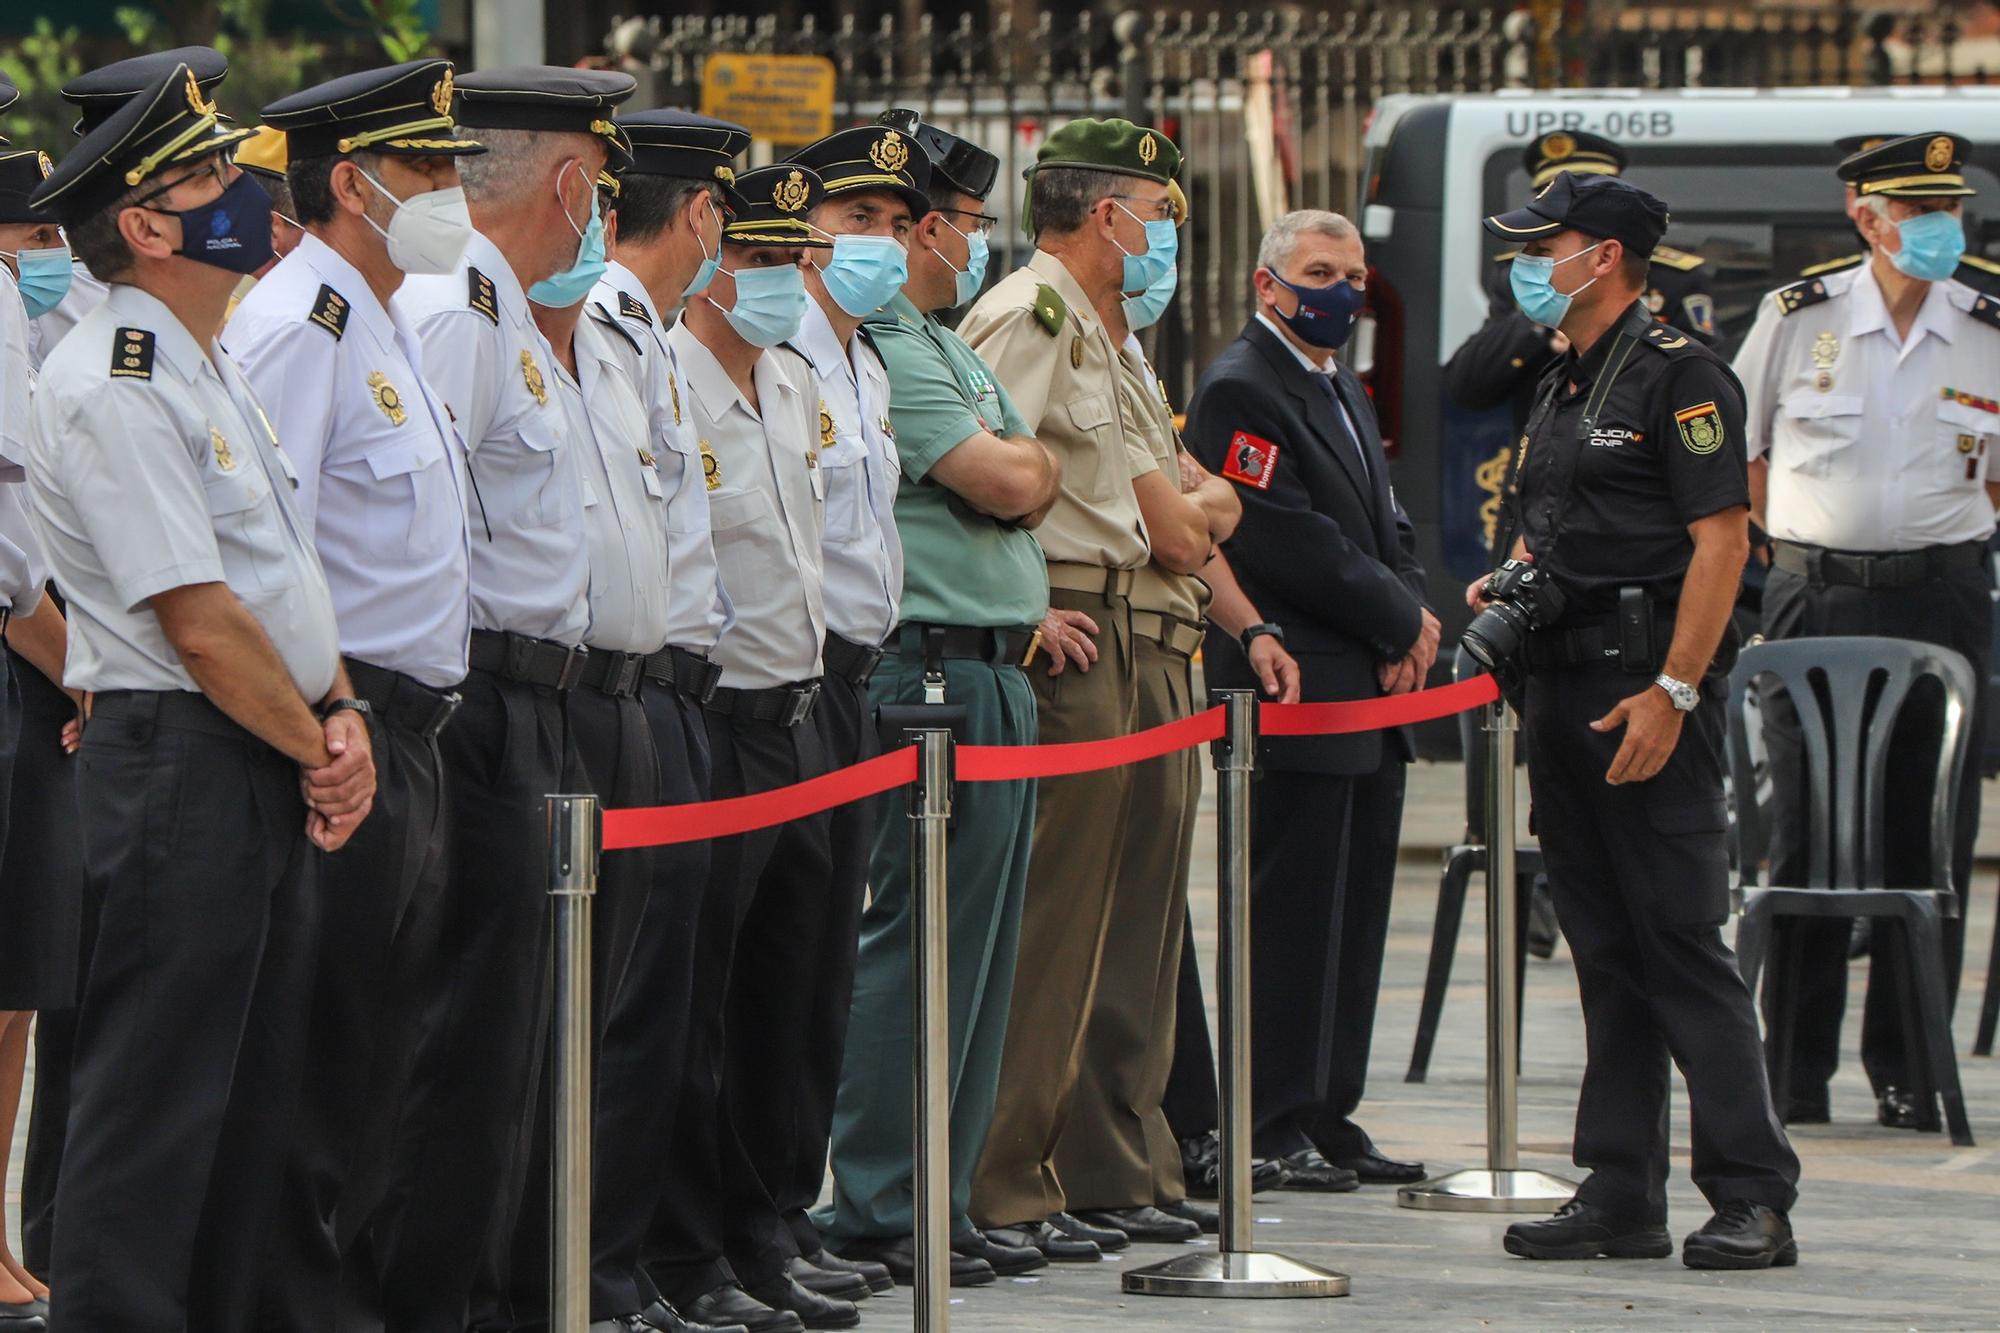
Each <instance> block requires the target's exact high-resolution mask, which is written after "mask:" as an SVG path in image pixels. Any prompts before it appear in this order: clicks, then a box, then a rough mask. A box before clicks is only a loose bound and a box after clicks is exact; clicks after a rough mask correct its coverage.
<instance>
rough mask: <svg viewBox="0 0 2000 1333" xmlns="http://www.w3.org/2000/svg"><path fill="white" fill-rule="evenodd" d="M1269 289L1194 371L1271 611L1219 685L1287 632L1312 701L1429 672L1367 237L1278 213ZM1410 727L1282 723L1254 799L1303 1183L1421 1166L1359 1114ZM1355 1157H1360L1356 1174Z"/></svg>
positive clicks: (1257, 1058) (1264, 282)
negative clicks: (1346, 359) (1383, 381)
mask: <svg viewBox="0 0 2000 1333" xmlns="http://www.w3.org/2000/svg"><path fill="white" fill-rule="evenodd" d="M1257 265H1258V266H1257V272H1256V276H1255V279H1254V282H1255V285H1256V290H1257V302H1258V310H1257V314H1256V315H1255V316H1254V317H1253V318H1252V319H1251V321H1250V322H1249V324H1247V325H1246V326H1245V327H1244V330H1243V334H1242V336H1241V337H1239V338H1238V339H1237V340H1236V341H1235V342H1234V343H1232V344H1231V345H1230V346H1229V347H1228V348H1227V349H1226V350H1224V351H1223V353H1222V355H1221V356H1219V357H1218V358H1216V360H1215V363H1214V364H1213V365H1211V366H1210V367H1209V368H1208V370H1207V372H1206V373H1205V374H1204V375H1203V376H1202V379H1201V383H1200V385H1199V386H1198V387H1197V388H1196V390H1195V395H1194V401H1193V402H1192V403H1191V404H1190V408H1189V415H1188V430H1187V442H1188V444H1189V446H1190V447H1191V448H1192V449H1193V450H1194V452H1195V454H1196V455H1197V456H1198V457H1199V458H1200V459H1201V461H1202V463H1203V464H1204V465H1205V466H1206V467H1208V468H1209V469H1211V470H1212V471H1214V472H1215V473H1217V474H1218V475H1220V476H1222V477H1225V478H1227V479H1228V480H1230V481H1233V482H1235V483H1236V485H1237V487H1238V489H1239V491H1240V492H1241V495H1242V500H1243V521H1242V524H1241V526H1240V527H1238V528H1237V530H1236V533H1235V535H1234V536H1233V537H1232V538H1231V539H1230V540H1229V541H1228V542H1226V543H1225V544H1224V551H1225V553H1226V554H1227V556H1228V558H1229V563H1230V566H1231V567H1232V568H1233V569H1234V570H1235V572H1236V576H1237V578H1238V580H1239V581H1240V582H1241V583H1242V586H1243V591H1244V592H1245V593H1246V594H1248V595H1249V597H1250V599H1251V601H1252V602H1254V604H1255V605H1257V606H1258V607H1260V608H1262V610H1263V612H1264V614H1266V615H1267V616H1269V617H1271V621H1272V622H1273V623H1267V624H1262V625H1253V626H1251V627H1249V628H1248V629H1246V630H1244V631H1243V633H1242V635H1241V642H1240V643H1239V642H1238V641H1237V640H1234V639H1231V638H1230V636H1229V635H1228V634H1227V633H1226V632H1222V631H1218V630H1216V629H1214V628H1211V629H1210V631H1209V637H1208V646H1207V652H1206V655H1205V661H1206V663H1207V669H1208V676H1209V683H1210V684H1211V685H1214V686H1216V687H1218V688H1240V689H1256V688H1257V685H1258V681H1257V679H1256V677H1255V675H1254V674H1253V673H1252V671H1251V670H1250V667H1249V664H1248V661H1247V659H1246V651H1247V645H1248V644H1249V643H1251V642H1254V641H1255V639H1256V638H1258V637H1259V636H1261V635H1264V634H1278V635H1280V636H1281V637H1283V638H1284V639H1285V640H1286V646H1287V647H1288V648H1289V649H1290V650H1291V652H1292V654H1293V655H1294V656H1295V657H1296V658H1297V659H1298V664H1299V678H1300V690H1301V697H1302V698H1303V699H1305V700H1306V701H1308V702H1320V701H1328V700H1336V699H1372V698H1375V697H1377V696H1378V695H1381V694H1385V693H1386V694H1399V693H1403V692H1405V691H1408V690H1412V689H1416V688H1419V687H1420V686H1421V685H1422V683H1423V681H1424V678H1425V676H1426V675H1427V674H1428V673H1429V670H1430V667H1431V663H1432V661H1433V660H1434V659H1435V658H1436V656H1437V646H1438V621H1437V617H1435V616H1433V615H1432V614H1431V613H1430V611H1428V610H1427V609H1426V608H1425V606H1424V602H1423V587H1424V574H1423V569H1422V568H1421V567H1420V566H1419V565H1418V564H1417V562H1416V559H1415V557H1414V556H1413V555H1412V553H1411V550H1410V544H1409V540H1408V534H1409V521H1408V519H1407V518H1406V517H1405V516H1404V515H1403V512H1402V510H1401V509H1400V508H1399V507H1398V506H1397V504H1396V500H1395V496H1394V495H1393V494H1391V492H1390V489H1389V469H1388V462H1387V460H1386V458H1385V457H1384V456H1383V452H1382V440H1381V436H1380V435H1379V433H1378V432H1377V428H1376V423H1375V412H1374V409H1373V407H1372V406H1371V405H1370V404H1369V401H1368V395H1367V393H1366V391H1365V390H1364V389H1363V388H1362V386H1361V382H1360V381H1359V380H1358V379H1356V378H1355V376H1354V374H1353V372H1352V371H1350V370H1348V369H1347V368H1346V367H1345V366H1343V365H1341V364H1340V363H1339V362H1338V361H1336V360H1335V359H1334V355H1333V351H1334V349H1335V348H1338V347H1339V346H1340V345H1341V344H1342V343H1344V342H1345V341H1346V340H1347V335H1348V332H1349V330H1350V329H1351V327H1352V325H1353V321H1354V316H1355V314H1356V313H1357V312H1358V311H1359V310H1360V308H1361V304H1362V301H1363V293H1362V284H1363V281H1364V279H1365V277H1366V274H1367V264H1366V260H1365V258H1364V256H1363V254H1362V246H1361V237H1360V235H1359V233H1357V232H1356V230H1355V228H1354V225H1353V224H1352V223H1350V222H1349V221H1348V220H1347V219H1345V218H1343V217H1341V216H1339V215H1338V214H1335V213H1325V212H1319V211H1316V210H1304V211H1300V212H1296V213H1289V214H1287V215H1286V216H1284V217H1282V218H1280V219H1279V220H1278V222H1277V224H1276V225H1275V226H1273V227H1272V228H1271V230H1270V231H1269V232H1268V233H1266V234H1265V237H1264V241H1263V244H1262V246H1261V247H1260V249H1259V251H1258V256H1257ZM1411 757H1412V751H1411V749H1410V744H1409V738H1408V737H1407V736H1406V735H1404V734H1403V733H1401V732H1393V733H1390V734H1388V735H1387V736H1386V737H1385V736H1384V735H1383V734H1382V733H1379V732H1363V733H1359V734H1356V735H1350V736H1321V737H1310V738H1306V737H1300V738H1286V739H1267V740H1265V741H1264V742H1263V743H1262V745H1261V746H1260V749H1259V755H1258V761H1257V762H1258V768H1259V771H1260V777H1261V779H1262V780H1261V781H1260V782H1259V784H1258V786H1257V788H1256V796H1255V799H1254V800H1253V802H1252V804H1251V816H1250V894H1251V902H1252V904H1253V913H1252V922H1253V924H1252V927H1251V945H1250V947H1251V954H1252V967H1251V976H1252V978H1253V983H1252V1020H1251V1021H1252V1025H1253V1031H1254V1036H1253V1042H1254V1050H1253V1054H1252V1069H1253V1073H1252V1080H1253V1086H1252V1094H1251V1101H1252V1109H1253V1115H1254V1121H1255V1131H1254V1140H1253V1151H1254V1152H1255V1153H1256V1155H1257V1156H1259V1157H1272V1158H1278V1159H1281V1160H1282V1161H1283V1162H1284V1164H1285V1167H1286V1170H1287V1173H1288V1176H1289V1177H1290V1183H1291V1184H1292V1185H1293V1186H1294V1187H1305V1188H1318V1189H1335V1190H1337V1189H1352V1188H1354V1186H1355V1183H1356V1181H1355V1178H1356V1177H1358V1178H1359V1180H1360V1181H1363V1182H1368V1183H1377V1184H1390V1183H1401V1182H1408V1181H1414V1180H1419V1179H1421V1178H1422V1177H1423V1168H1422V1167H1421V1166H1420V1165H1418V1164H1416V1163H1413V1162H1394V1161H1391V1160H1389V1159H1388V1158H1386V1157H1384V1156H1382V1155H1381V1154H1380V1153H1378V1152H1377V1151H1376V1150H1375V1145H1374V1143H1373V1142H1372V1141H1371V1140H1370V1139H1369V1137H1368V1134H1367V1133H1366V1132H1365V1131H1364V1130H1363V1129H1362V1128H1361V1127H1360V1126H1359V1125H1357V1124H1355V1123H1354V1120H1353V1115H1354V1112H1355V1109H1356V1107H1358V1106H1359V1105H1360V1102H1361V1091H1362V1086H1363V1083H1364V1081H1365V1078H1366V1074H1367V1068H1368V1046H1369V1039H1370V1036H1371V1032H1372V1029H1373V1027H1374V1020H1375V994H1376V990H1377V987H1378V984H1379V983H1380V981H1381V975H1382V948H1383V943H1384V940H1385V938H1386V936H1387V933H1388V924H1389V894H1390V889H1391V887H1392V884H1393V882H1394V879H1395V870H1396V843H1397V838H1398V833H1399V831H1400V829H1401V825H1402V818H1403V776H1404V765H1405V764H1406V763H1408V762H1409V760H1410V759H1411ZM1350 1173H1351V1174H1350Z"/></svg>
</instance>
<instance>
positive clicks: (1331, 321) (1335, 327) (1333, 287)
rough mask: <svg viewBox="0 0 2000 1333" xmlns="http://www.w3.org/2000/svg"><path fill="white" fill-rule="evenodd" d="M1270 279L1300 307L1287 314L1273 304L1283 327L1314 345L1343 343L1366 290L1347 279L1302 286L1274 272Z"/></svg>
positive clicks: (1325, 345) (1301, 339)
mask: <svg viewBox="0 0 2000 1333" xmlns="http://www.w3.org/2000/svg"><path fill="white" fill-rule="evenodd" d="M1271 280H1272V281H1273V282H1275V283H1277V284H1278V285H1279V286H1280V287H1283V288H1284V289H1285V290H1286V291H1288V292H1290V293H1291V294H1292V295H1293V296H1296V297H1298V298H1299V308H1298V309H1297V310H1294V311H1293V312H1292V313H1291V314H1289V315H1287V314H1285V313H1284V312H1283V311H1281V310H1278V309H1277V307H1275V306H1273V307H1272V309H1273V311H1274V312H1275V313H1276V314H1277V316H1278V318H1279V319H1282V320H1284V321H1285V327H1286V328H1288V329H1290V330H1291V331H1292V332H1293V333H1296V334H1297V335H1298V336H1299V340H1300V341H1302V342H1305V343H1308V344H1310V345H1311V346H1313V347H1324V348H1326V349H1327V350H1329V351H1331V350H1332V349H1334V348H1336V347H1341V346H1344V345H1345V344H1346V342H1347V337H1348V335H1349V334H1350V333H1352V332H1353V331H1354V317H1355V316H1356V315H1358V314H1360V313H1361V307H1362V304H1363V303H1364V302H1366V301H1367V299H1368V294H1367V293H1366V292H1364V291H1363V290H1362V289H1361V288H1359V287H1357V286H1355V285H1354V284H1353V283H1351V282H1349V281H1347V280H1346V279H1344V278H1343V279H1341V280H1340V281H1339V282H1330V283H1328V284H1327V285H1326V286H1324V287H1303V286H1300V285H1298V284H1297V283H1291V282H1286V281H1285V280H1284V279H1283V278H1281V277H1279V276H1278V275H1277V274H1275V273H1273V274H1271Z"/></svg>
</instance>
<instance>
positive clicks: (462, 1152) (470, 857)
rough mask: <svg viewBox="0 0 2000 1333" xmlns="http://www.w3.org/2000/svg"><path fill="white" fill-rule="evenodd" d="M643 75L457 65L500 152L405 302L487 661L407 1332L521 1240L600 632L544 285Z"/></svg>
mask: <svg viewBox="0 0 2000 1333" xmlns="http://www.w3.org/2000/svg"><path fill="white" fill-rule="evenodd" d="M632 86H633V85H632V80H631V78H630V77H628V76H626V75H623V74H610V73H605V72H601V71H592V70H574V69H558V68H554V67H548V66H531V67H527V68H522V69H501V70H493V71H481V72H479V73H476V74H467V75H465V76H464V77H462V78H460V79H458V80H457V82H456V91H457V95H458V101H457V103H456V107H455V110H456V117H457V120H458V123H459V124H461V125H462V126H464V127H466V128H467V129H468V130H469V131H471V132H472V134H473V135H474V137H476V138H478V139H479V141H480V142H481V143H483V144H485V145H486V148H487V151H486V152H485V153H484V154H482V155H480V156H477V157H470V158H465V159H463V160H462V161H461V163H460V174H461V178H462V179H463V181H464V184H465V193H466V201H467V204H468V206H469V207H470V209H471V212H472V224H473V229H474V230H473V237H472V240H471V242H470V244H469V245H468V246H467V247H466V251H465V255H464V257H463V258H461V259H460V260H459V262H458V265H457V266H456V267H455V268H454V269H453V270H452V272H451V273H449V274H447V275H445V276H442V277H413V278H411V279H410V280H409V281H407V282H405V283H404V284H403V286H402V289H401V290H400V291H398V292H397V293H396V298H395V299H396V304H397V306H398V307H400V308H401V309H402V311H403V312H404V314H405V315H406V316H407V317H408V318H409V320H410V322H411V324H412V325H413V326H414V327H415V328H416V330H417V334H418V337H419V338H420V339H421V340H422V342H423V358H424V375H425V377H426V378H427V379H429V380H430V382H431V385H432V387H433V388H435V389H436V390H437V393H438V396H439V397H440V398H442V399H443V400H444V403H445V406H446V407H447V409H448V410H449V411H450V413H451V415H452V416H453V418H454V420H455V421H456V423H457V426H458V431H459V434H460V435H461V436H462V437H463V439H464V441H465V447H466V473H467V482H468V491H469V495H468V498H467V502H466V503H467V508H468V512H467V518H468V525H469V526H470V528H471V534H472V648H471V652H470V661H471V665H472V669H471V672H470V673H469V674H468V675H467V677H466V679H465V683H464V684H463V685H461V686H460V687H459V692H460V693H461V694H462V695H463V696H464V702H463V703H462V704H461V705H460V708H459V713H458V716H456V717H455V718H453V719H452V725H451V727H450V728H449V729H448V730H447V731H446V732H445V733H444V736H443V737H442V742H443V745H442V748H443V753H444V759H445V772H446V774H447V775H448V787H447V790H448V791H449V794H450V795H449V806H450V818H451V821H452V825H453V828H452V852H451V858H452V868H451V885H450V888H449V889H448V890H447V893H446V900H447V901H446V909H445V923H444V947H445V949H446V951H447V952H449V953H451V954H453V955H454V956H455V957H457V958H458V959H459V966H458V968H457V969H456V971H455V972H453V973H450V974H447V975H445V976H442V977H441V978H440V984H441V986H442V987H444V988H446V989H445V993H443V994H441V995H439V996H438V997H437V998H436V1001H435V1002H436V1003H438V1004H440V1005H441V1006H443V1010H442V1011H443V1012H444V1015H445V1016H444V1019H443V1023H442V1026H441V1027H440V1028H439V1030H438V1031H437V1032H436V1033H435V1034H433V1035H434V1038H435V1040H434V1041H433V1042H432V1043H431V1045H430V1047H429V1049H430V1050H431V1051H432V1052H434V1056H435V1059H434V1060H431V1061H426V1059H425V1057H423V1056H420V1057H419V1072H418V1078H420V1079H430V1080H435V1084H434V1085H430V1086H436V1087H438V1088H439V1089H440V1094H439V1096H438V1097H437V1098H436V1099H435V1100H434V1101H433V1102H431V1103H428V1104H426V1105H425V1106H424V1107H422V1108H421V1109H420V1114H421V1116H422V1120H423V1123H422V1125H421V1127H420V1129H419V1131H418V1132H417V1134H416V1135H415V1136H414V1137H413V1139H412V1141H411V1146H410V1148H409V1153H408V1156H407V1158H406V1159H405V1161H404V1162H402V1163H400V1164H399V1165H398V1167H397V1168H396V1169H397V1172H398V1176H399V1179H405V1180H407V1182H408V1183H407V1185H406V1186H405V1187H404V1189H405V1195H406V1197H407V1200H408V1202H407V1203H406V1204H405V1205H404V1207H403V1209H402V1212H401V1215H400V1216H399V1217H398V1218H397V1219H395V1220H394V1222H393V1224H383V1225H378V1227H377V1237H378V1244H379V1243H381V1238H383V1237H392V1238H393V1247H394V1250H395V1253H394V1254H392V1255H390V1256H388V1257H386V1258H384V1257H383V1256H380V1255H378V1256H377V1258H378V1261H380V1262H381V1263H382V1264H383V1265H384V1270H385V1282H386V1284H387V1291H388V1299H389V1301H390V1307H391V1308H390V1317H389V1320H388V1322H389V1324H390V1325H391V1326H392V1327H398V1328H411V1329H425V1330H428V1329H433V1328H438V1329H441V1328H446V1327H450V1328H452V1329H454V1330H456V1329H458V1328H461V1327H463V1321H464V1317H465V1314H464V1312H465V1306H466V1302H467V1299H468V1292H469V1291H470V1290H471V1289H472V1287H473V1284H474V1279H475V1274H476V1272H477V1270H478V1267H479V1256H480V1250H481V1248H482V1246H483V1244H484V1243H485V1241H486V1240H487V1238H488V1237H489V1236H495V1237H505V1236H510V1235H511V1234H512V1233H513V1229H514V1228H513V1222H514V1218H515V1215H516V1214H517V1213H518V1212H519V1211H520V1207H519V1201H520V1199H521V1197H522V1191H523V1190H524V1189H525V1188H526V1176H527V1173H528V1160H527V1158H526V1156H525V1155H524V1154H523V1153H522V1152H521V1151H520V1149H521V1146H522V1145H523V1143H524V1136H525V1135H526V1134H527V1132H528V1130H527V1128H526V1126H527V1124H528V1122H529V1121H530V1120H531V1119H532V1117H533V1106H532V1102H533V1100H534V1089H535V1074H536V1071H538V1070H539V1069H540V1067H541V1051H542V1046H543V1044H544V1043H543V1037H544V1029H545V1027H546V1023H545V1021H544V1015H545V1014H546V1012H547V1010H546V1004H547V994H546V992H547V986H546V983H545V974H546V972H547V966H548V964H547V959H548V913H547V892H546V889H547V885H546V884H545V883H544V874H543V867H544V854H545V842H546V839H545V835H544V825H545V821H546V815H545V809H546V797H547V796H548V794H549V793H550V792H554V791H571V790H579V789H583V790H587V787H584V786H582V784H583V783H584V782H585V777H584V775H583V773H582V772H581V770H580V768H579V766H578V765H577V763H576V762H575V751H574V747H573V745H572V744H571V742H570V738H569V724H568V721H567V719H566V717H565V710H564V707H563V696H564V695H565V694H566V693H567V692H568V691H569V690H571V689H572V688H574V687H575V685H576V684H577V682H578V680H579V679H581V677H582V672H583V669H584V666H585V663H586V662H587V661H588V652H587V650H586V649H585V648H584V647H583V639H584V635H585V634H586V633H587V632H588V630H589V626H590V602H589V598H588V595H587V594H588V590H589V578H590V563H589V560H590V556H589V549H588V544H587V541H586V537H585V527H584V517H583V489H582V483H581V472H580V469H579V467H578V461H577V451H578V449H579V448H580V447H581V446H580V445H579V444H578V443H577V442H576V441H575V440H574V439H573V438H572V435H571V428H570V424H569V421H568V419H567V417H566V415H565V414H564V412H563V407H562V401H561V399H560V398H559V396H558V393H559V390H558V388H557V386H556V385H555V383H554V376H555V373H556V371H555V354H554V352H553V350H552V349H551V348H550V347H549V344H548V340H547V339H545V338H544V337H543V336H542V334H541V331H540V330H539V329H538V328H536V326H535V321H534V315H533V313H532V311H531V309H530V307H529V303H528V289H529V288H530V287H532V286H534V285H535V284H536V283H539V282H542V281H543V280H545V279H547V278H549V277H551V276H552V275H554V274H557V273H561V272H563V271H565V270H567V269H569V268H571V267H572V266H573V265H574V264H575V263H576V262H577V259H578V257H579V256H580V254H581V253H582V252H583V251H584V249H585V240H584V235H585V233H587V232H588V231H589V230H590V229H591V226H590V220H591V217H592V214H593V210H594V208H595V204H594V200H595V196H596V181H597V173H598V172H599V171H601V170H603V169H604V166H605V163H606V162H607V160H609V159H610V157H611V155H612V154H613V153H614V152H616V151H619V143H620V139H621V136H619V135H618V134H617V133H616V132H615V131H614V130H613V129H612V128H611V123H610V115H611V112H612V108H614V107H615V106H616V105H617V104H618V103H619V102H621V101H622V100H624V98H626V97H627V96H629V95H630V94H631V90H632ZM599 127H602V128H599ZM489 131H490V132H489ZM571 784H575V785H571ZM497 1267H498V1265H496V1268H497ZM494 1275H495V1277H496V1278H497V1277H499V1276H500V1274H498V1273H497V1271H496V1272H495V1274H494ZM498 1299H499V1296H498V1293H497V1292H489V1293H488V1297H487V1300H486V1304H487V1305H490V1304H491V1303H492V1302H493V1301H497V1300H498ZM454 1321H458V1322H454Z"/></svg>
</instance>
